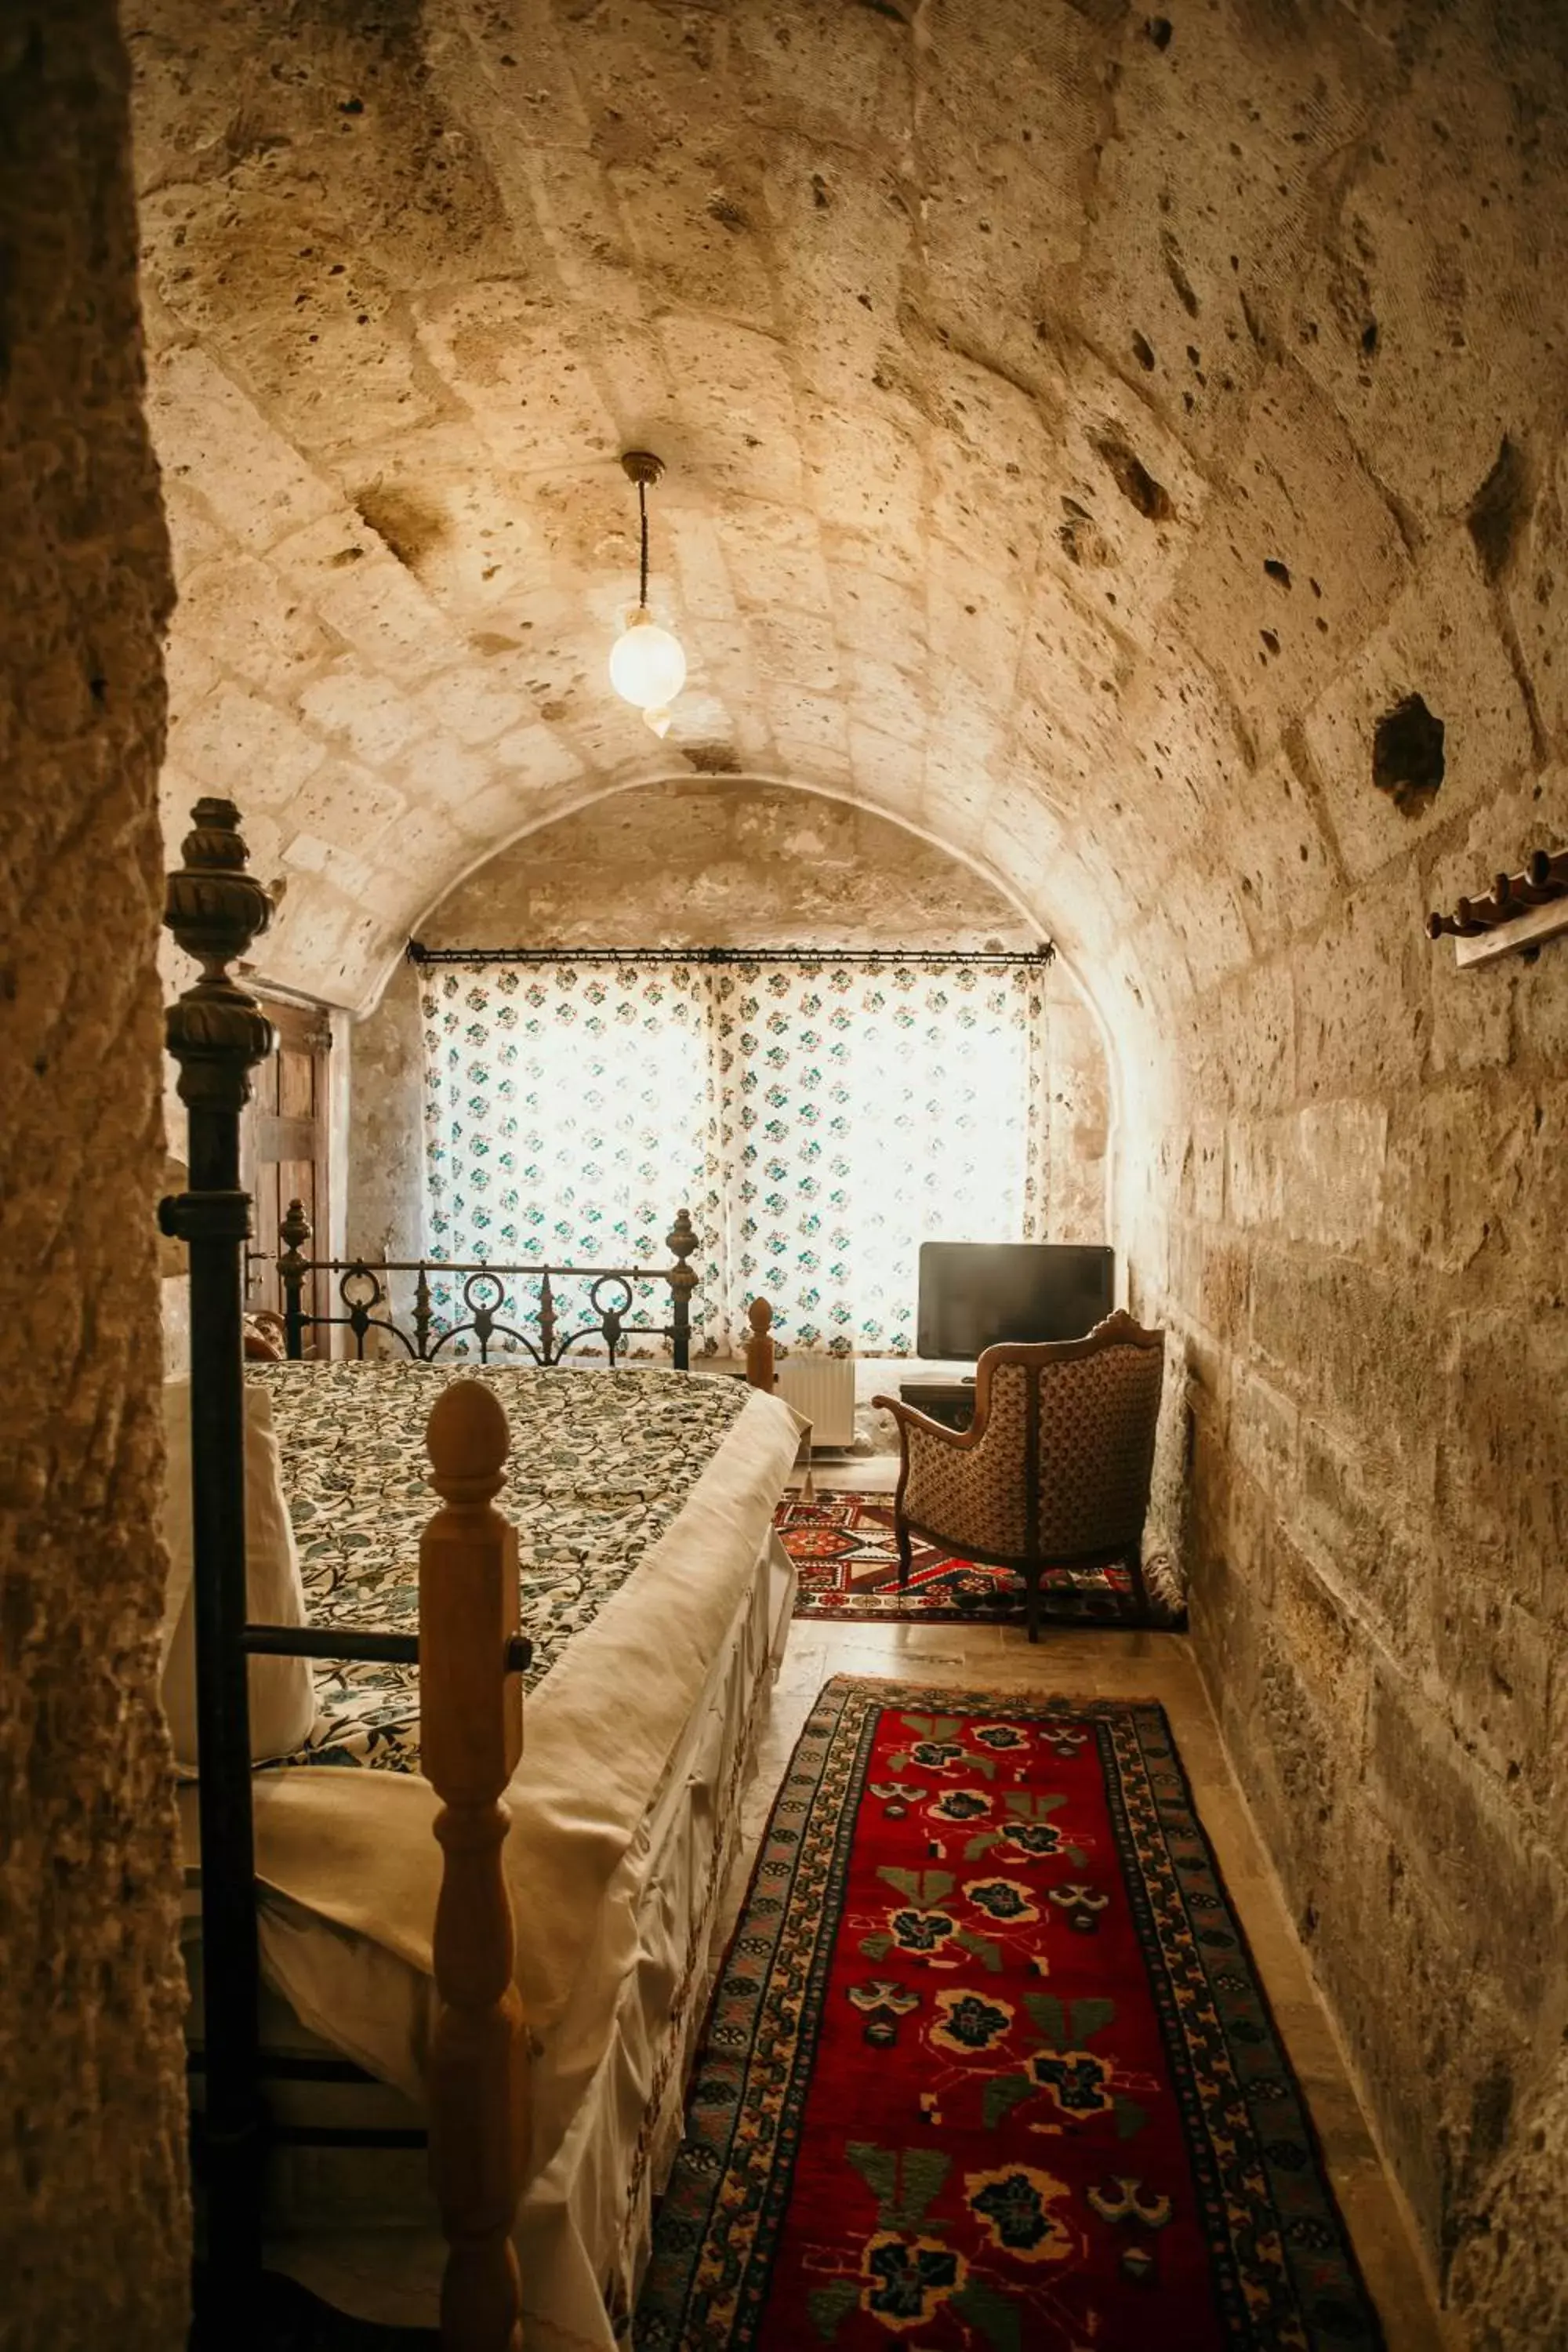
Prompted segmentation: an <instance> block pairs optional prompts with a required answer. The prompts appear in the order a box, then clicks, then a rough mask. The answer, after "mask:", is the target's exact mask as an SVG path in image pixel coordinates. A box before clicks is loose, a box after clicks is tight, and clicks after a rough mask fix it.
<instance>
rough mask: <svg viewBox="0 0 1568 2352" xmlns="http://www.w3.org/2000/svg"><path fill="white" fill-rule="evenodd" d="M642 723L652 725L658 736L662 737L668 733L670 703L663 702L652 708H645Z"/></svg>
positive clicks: (646, 725) (647, 725)
mask: <svg viewBox="0 0 1568 2352" xmlns="http://www.w3.org/2000/svg"><path fill="white" fill-rule="evenodd" d="M642 723H643V725H644V726H645V727H651V728H652V730H653V731H654V733H655V734H656V735H658V736H660V737H662V736H665V735H668V732H669V706H668V703H664V702H661V703H658V705H656V707H655V708H654V709H652V710H645V711H644V712H643V715H642Z"/></svg>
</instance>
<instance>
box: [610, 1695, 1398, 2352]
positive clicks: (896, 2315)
mask: <svg viewBox="0 0 1568 2352" xmlns="http://www.w3.org/2000/svg"><path fill="white" fill-rule="evenodd" d="M687 2133H688V2137H687V2138H686V2140H685V2142H684V2143H683V2145H682V2148H681V2152H680V2155H679V2158H678V2159H677V2163H676V2168H675V2171H674V2173H673V2175H672V2177H671V2179H670V2183H669V2187H668V2191H667V2192H666V2195H665V2198H664V2201H663V2204H662V2207H661V2209H660V2211H659V2217H658V2230H657V2234H656V2238H655V2244H654V2254H653V2261H652V2264H651V2267H650V2270H649V2273H648V2277H647V2284H646V2286H645V2288H644V2291H643V2294H642V2299H641V2302H640V2304H639V2306H638V2311H637V2323H636V2332H635V2337H634V2341H635V2343H636V2345H637V2347H638V2352H753V2347H754V2352H800V2347H812V2346H828V2347H836V2352H861V2347H870V2346H882V2347H892V2346H896V2345H898V2346H902V2347H906V2352H959V2347H964V2352H984V2348H986V2347H994V2352H1079V2347H1093V2352H1152V2347H1159V2352H1218V2347H1245V2348H1246V2352H1279V2347H1298V2352H1351V2347H1355V2352H1368V2347H1374V2346H1376V2345H1378V2344H1379V2343H1380V2342H1381V2340H1382V2339H1381V2336H1380V2331H1379V2328H1378V2323H1377V2320H1376V2318H1375V2316H1374V2315H1373V2309H1372V2306H1371V2305H1370V2303H1369V2302H1368V2300H1367V2296H1366V2293H1365V2290H1364V2288H1363V2285H1362V2283H1361V2280H1360V2276H1359V2273H1358V2272H1357V2269H1356V2265H1355V2261H1354V2257H1353V2255H1352V2252H1351V2250H1350V2246H1349V2242H1348V2240H1347V2238H1346V2235H1345V2231H1344V2227H1343V2224H1342V2221H1341V2219H1340V2216H1339V2212H1338V2210H1337V2209H1336V2207H1335V2205H1334V2202H1333V2200H1332V2197H1331V2193H1330V2190H1329V2189H1328V2187H1327V2184H1326V2182H1325V2180H1324V2178H1323V2173H1322V2168H1321V2161H1320V2158H1319V2155H1318V2151H1317V2145H1316V2142H1315V2140H1314V2137H1313V2134H1312V2129H1311V2126H1310V2122H1309V2120H1308V2117H1307V2115H1306V2112H1305V2108H1304V2106H1303V2104H1302V2099H1301V2095H1300V2091H1299V2089H1298V2087H1297V2084H1296V2082H1295V2079H1294V2076H1293V2075H1292V2074H1291V2071H1290V2068H1289V2063H1288V2062H1287V2060H1286V2058H1285V2055H1284V2053H1283V2052H1282V2050H1281V2048H1280V2046H1279V2037H1278V2034H1277V2032H1276V2030H1275V2027H1274V2023H1273V2021H1272V2019H1271V2017H1270V2015H1269V2012H1268V2005H1267V2003H1266V2002H1265V2000H1264V1997H1263V1994H1262V1991H1261V1990H1260V1989H1259V1986H1258V1979H1257V1977H1256V1975H1255V1973H1254V1970H1253V1967H1252V1962H1251V1959H1250V1957H1249V1955H1248V1952H1247V1945H1246V1942H1245V1940H1244V1938H1243V1936H1242V1933H1241V1930H1240V1928H1239V1927H1238V1926H1237V1922H1236V1918H1235V1916H1234V1915H1233V1913H1232V1911H1231V1908H1230V1905H1229V1902H1228V1900H1227V1899H1226V1892H1225V1888H1224V1886H1223V1885H1222V1884H1221V1881H1220V1878H1219V1874H1218V1872H1217V1870H1216V1868H1215V1861H1214V1857H1213V1855H1212V1853H1210V1851H1209V1847H1208V1843H1207V1841H1206V1839H1205V1836H1204V1832H1203V1831H1202V1829H1201V1828H1200V1826H1199V1824H1198V1822H1197V1819H1196V1816H1195V1815H1194V1811H1193V1805H1192V1799H1191V1796H1190V1794H1189V1792H1188V1790H1187V1785H1186V1780H1185V1777H1184V1773H1183V1771H1182V1768H1181V1765H1180V1763H1179V1761H1178V1759H1177V1758H1176V1755H1175V1752H1174V1750H1173V1747H1172V1744H1171V1737H1170V1732H1169V1729H1168V1727H1167V1725H1166V1722H1165V1718H1164V1715H1163V1712H1162V1710H1161V1709H1160V1708H1159V1707H1158V1706H1153V1705H1152V1704H1147V1703H1128V1702H1125V1701H1110V1700H1106V1701H1098V1702H1095V1701H1091V1702H1087V1703H1086V1702H1081V1701H1077V1700H1073V1701H1067V1700H1050V1699H1041V1700H1038V1701H1033V1700H1024V1701H1020V1700H1019V1699H1017V1698H1016V1697H1001V1696H996V1695H994V1694H990V1695H987V1694H985V1693H973V1692H963V1693H948V1692H942V1691H936V1692H933V1691H931V1689H930V1688H927V1687H921V1685H909V1684H901V1683H891V1682H872V1681H862V1680H858V1679H850V1678H847V1677H840V1678H839V1679H837V1680H836V1681H834V1682H831V1683H829V1684H828V1685H826V1689H825V1690H824V1691H823V1692H822V1694H821V1696H820V1697H819V1698H818V1700H817V1702H816V1707H815V1709H814V1711H813V1713H812V1716H811V1719H810V1721H809V1722H808V1724H807V1726H806V1728H805V1732H804V1733H803V1735H802V1737H801V1740H800V1744H799V1746H798V1748H796V1750H795V1758H794V1760H793V1762H792V1764H791V1767H790V1770H789V1773H788V1775H787V1777H786V1779H785V1780H784V1787H783V1789H782V1790H781V1793H780V1796H779V1800H778V1802H777V1804H776V1805H775V1807H774V1809H773V1818H772V1820H771V1822H769V1825H768V1830H767V1833H766V1836H765V1837H764V1839H763V1847H762V1853H761V1856H760V1859H759V1861H758V1864H757V1869H756V1874H755V1877H754V1879H753V1881H752V1891H751V1894H750V1896H749V1898H748V1901H747V1904H746V1907H745V1910H744V1912H743V1914H742V1919H741V1923H740V1927H739V1928H738V1930H737V1932H736V1935H735V1937H734V1940H733V1942H732V1943H731V1948H730V1951H729V1954H728V1956H727V1958H726V1960H725V1963H724V1967H723V1970H722V1973H721V1979H720V1983H719V1988H718V1991H717V1993H716V1995H715V1999H714V2003H713V2008H712V2011H711V2013H710V2017H709V2021H708V2026H707V2032H706V2036H705V2040H704V2043H703V2047H702V2050H701V2052H700V2054H699V2057H698V2061H697V2067H696V2072H695V2074H694V2076H693V2088H692V2093H691V2101H690V2108H689V2116H688V2121H687Z"/></svg>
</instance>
